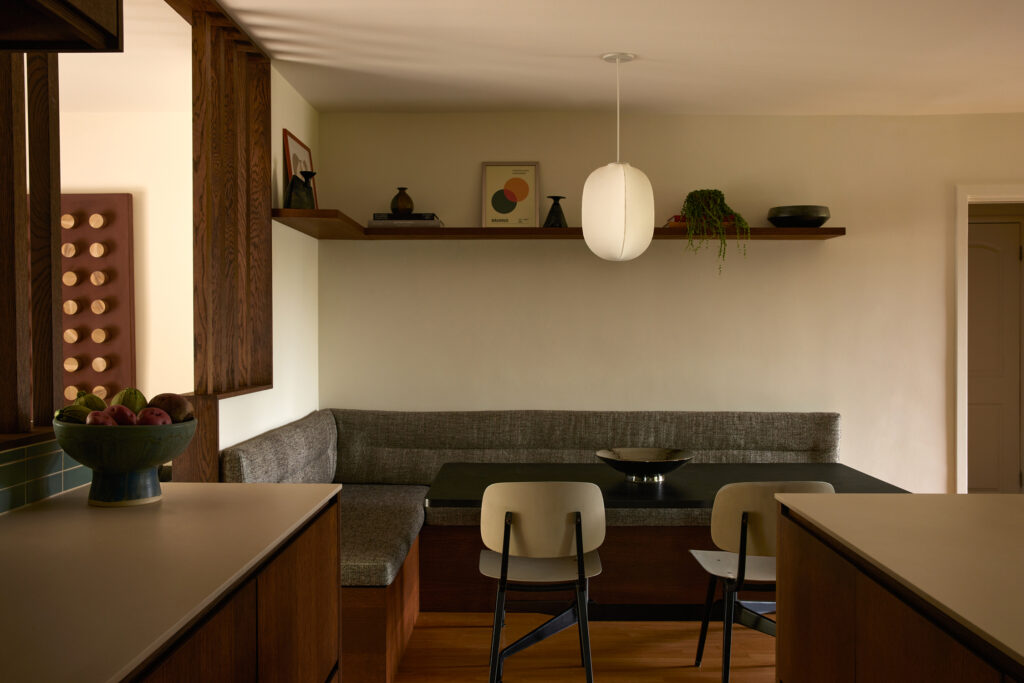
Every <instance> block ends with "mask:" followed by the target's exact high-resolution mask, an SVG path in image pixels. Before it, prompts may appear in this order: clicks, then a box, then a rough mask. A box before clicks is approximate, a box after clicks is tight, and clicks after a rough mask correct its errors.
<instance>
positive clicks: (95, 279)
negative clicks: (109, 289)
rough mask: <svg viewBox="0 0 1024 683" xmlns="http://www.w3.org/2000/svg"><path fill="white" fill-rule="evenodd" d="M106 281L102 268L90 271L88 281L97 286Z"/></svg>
mask: <svg viewBox="0 0 1024 683" xmlns="http://www.w3.org/2000/svg"><path fill="white" fill-rule="evenodd" d="M106 281H107V274H106V273H104V272H103V271H102V270H94V271H93V272H92V274H91V275H89V282H91V283H93V284H94V285H96V286H97V287H99V286H100V285H102V284H103V283H104V282H106Z"/></svg>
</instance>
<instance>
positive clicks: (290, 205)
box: [284, 171, 316, 209]
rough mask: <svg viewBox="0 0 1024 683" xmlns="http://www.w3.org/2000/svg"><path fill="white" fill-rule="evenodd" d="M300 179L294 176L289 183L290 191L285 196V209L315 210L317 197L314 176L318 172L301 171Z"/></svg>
mask: <svg viewBox="0 0 1024 683" xmlns="http://www.w3.org/2000/svg"><path fill="white" fill-rule="evenodd" d="M299 173H301V174H302V177H301V178H300V177H299V176H297V175H293V176H292V179H291V181H290V182H289V183H288V191H287V192H286V193H285V196H284V208H286V209H315V208H316V197H315V196H314V195H313V176H315V175H316V171H299Z"/></svg>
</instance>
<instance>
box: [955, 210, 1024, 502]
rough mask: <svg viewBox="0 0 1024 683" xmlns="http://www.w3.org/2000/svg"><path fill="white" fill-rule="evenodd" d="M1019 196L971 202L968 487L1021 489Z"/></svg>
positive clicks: (1023, 239)
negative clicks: (1015, 201) (1009, 201)
mask: <svg viewBox="0 0 1024 683" xmlns="http://www.w3.org/2000/svg"><path fill="white" fill-rule="evenodd" d="M1022 259H1024V204H971V205H970V206H969V208H968V268H967V271H968V282H967V302H968V306H967V309H968V315H967V326H968V338H969V342H968V353H967V366H968V369H967V374H968V380H967V385H968V386H967V454H968V457H967V491H968V492H970V493H997V492H998V493H1019V492H1020V491H1021V490H1022V483H1024V481H1022V480H1024V477H1022V467H1021V445H1022V438H1021V426H1022V424H1024V421H1022V413H1021V403H1022V401H1021V386H1022V380H1021V368H1022V363H1021V355H1022V353H1021V352H1022V348H1021V347H1022V345H1021V318H1022V316H1021V303H1022V301H1024V296H1022V286H1024V282H1022V273H1021V271H1022Z"/></svg>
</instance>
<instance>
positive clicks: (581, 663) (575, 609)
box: [573, 602, 587, 666]
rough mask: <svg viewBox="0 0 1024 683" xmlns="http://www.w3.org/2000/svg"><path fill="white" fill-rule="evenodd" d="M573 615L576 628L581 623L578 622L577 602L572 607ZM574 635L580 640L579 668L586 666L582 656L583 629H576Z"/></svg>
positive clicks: (578, 610)
mask: <svg viewBox="0 0 1024 683" xmlns="http://www.w3.org/2000/svg"><path fill="white" fill-rule="evenodd" d="M573 614H575V615H576V624H577V626H578V625H579V624H580V623H581V622H580V609H579V602H577V603H576V605H573ZM576 635H577V636H579V639H580V666H586V665H587V661H586V659H585V658H584V656H583V629H582V628H579V627H577V629H576Z"/></svg>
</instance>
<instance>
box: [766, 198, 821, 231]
mask: <svg viewBox="0 0 1024 683" xmlns="http://www.w3.org/2000/svg"><path fill="white" fill-rule="evenodd" d="M831 217H832V214H831V213H829V210H828V207H827V206H815V205H813V204H799V205H794V206H773V207H772V208H770V209H768V222H769V223H771V224H772V225H774V226H775V227H776V228H820V227H821V226H823V225H825V221H827V220H828V219H829V218H831Z"/></svg>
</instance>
